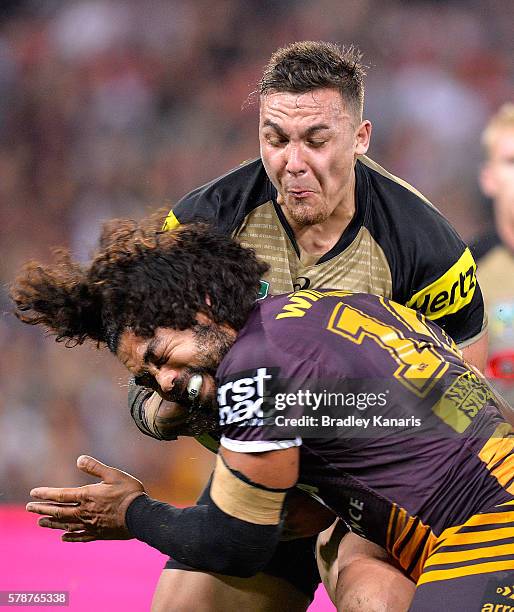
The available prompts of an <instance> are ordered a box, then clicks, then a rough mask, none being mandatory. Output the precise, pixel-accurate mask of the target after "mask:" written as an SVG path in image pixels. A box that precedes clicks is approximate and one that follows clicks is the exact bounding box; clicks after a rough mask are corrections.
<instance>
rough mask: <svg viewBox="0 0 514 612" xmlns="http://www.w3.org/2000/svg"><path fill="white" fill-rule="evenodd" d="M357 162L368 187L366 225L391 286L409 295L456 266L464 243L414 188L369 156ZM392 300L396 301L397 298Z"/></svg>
mask: <svg viewBox="0 0 514 612" xmlns="http://www.w3.org/2000/svg"><path fill="white" fill-rule="evenodd" d="M361 162H362V163H361V168H362V171H363V172H364V174H365V176H366V180H367V181H368V184H369V196H368V197H369V200H370V202H369V214H368V216H367V219H366V221H365V225H366V226H367V227H368V229H369V231H370V233H371V234H372V236H373V237H374V239H375V240H376V241H377V242H378V244H379V245H380V246H381V248H382V249H383V250H384V253H385V255H386V257H387V259H388V261H389V264H390V266H391V268H392V271H393V280H396V288H397V289H398V284H400V285H402V286H403V290H404V291H403V292H402V293H405V292H407V293H409V291H411V292H412V290H416V289H419V288H420V286H421V285H423V284H426V283H427V282H428V283H429V282H432V281H433V280H435V279H437V278H438V277H439V276H440V275H441V273H443V272H445V271H447V270H448V269H449V268H451V267H452V266H453V265H454V264H456V263H457V261H459V259H460V258H461V257H462V256H464V254H465V252H466V249H467V247H466V244H465V243H464V241H463V240H462V239H461V237H460V236H459V234H458V233H457V231H456V230H455V228H454V227H453V226H452V225H451V223H450V222H449V221H448V220H447V219H446V218H445V217H444V216H443V215H442V214H441V213H440V212H439V211H438V210H437V208H436V207H435V206H434V205H433V204H432V203H431V202H430V201H429V200H428V199H427V198H426V197H425V196H424V195H423V194H422V193H420V192H419V191H418V190H417V189H416V188H415V187H413V186H412V185H410V184H409V183H407V182H406V181H404V180H403V179H400V178H398V177H396V176H394V175H393V174H391V173H390V172H388V171H387V170H385V169H384V168H382V167H381V166H379V165H378V164H377V163H375V162H373V161H372V160H370V159H369V158H363V159H361ZM468 253H469V252H468ZM470 258H471V255H470V254H469V256H465V259H466V262H464V263H465V264H466V263H467V262H468V259H470ZM468 267H469V266H468ZM395 275H396V279H394V276H395ZM399 281H401V282H399ZM395 299H399V296H398V294H396V295H395Z"/></svg>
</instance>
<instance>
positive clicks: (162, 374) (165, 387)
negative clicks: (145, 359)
mask: <svg viewBox="0 0 514 612" xmlns="http://www.w3.org/2000/svg"><path fill="white" fill-rule="evenodd" d="M177 378H178V372H177V371H176V370H172V369H169V368H166V369H160V370H158V371H157V372H156V373H155V380H156V382H157V384H158V385H159V387H160V389H161V391H162V392H163V393H169V392H170V391H171V390H172V389H173V385H174V384H175V380H176V379H177Z"/></svg>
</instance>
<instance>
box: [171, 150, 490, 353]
mask: <svg viewBox="0 0 514 612" xmlns="http://www.w3.org/2000/svg"><path fill="white" fill-rule="evenodd" d="M355 176H356V198H355V200H356V213H355V216H354V218H353V219H352V221H351V223H350V225H349V226H348V227H347V229H346V230H345V231H344V232H343V234H342V236H341V238H340V240H339V241H338V243H337V244H336V245H335V246H334V248H333V249H332V250H331V251H329V252H328V253H326V254H325V255H323V257H321V258H320V259H317V260H316V259H315V258H314V259H313V258H312V256H309V255H305V254H303V253H300V250H299V248H298V245H297V244H296V241H295V238H294V234H293V232H292V230H291V228H290V226H289V224H288V223H287V220H286V218H285V217H284V215H283V213H282V210H281V207H280V206H279V205H278V204H277V202H276V196H277V193H276V190H275V188H274V187H273V185H272V184H271V182H270V180H269V178H268V176H267V175H266V172H265V170H264V167H263V165H262V161H261V160H260V159H258V160H255V161H251V162H247V163H245V164H243V165H241V166H240V167H238V168H236V169H235V170H232V171H231V172H229V173H228V174H226V175H224V176H222V177H221V178H218V179H216V180H214V181H212V182H210V183H208V184H207V185H204V186H203V187H200V188H198V189H196V190H194V191H192V192H191V193H190V194H188V195H186V196H185V197H184V198H183V199H182V200H181V201H180V202H179V203H178V204H177V205H176V206H175V207H174V209H173V211H172V212H171V213H170V215H169V216H168V219H167V221H166V224H165V228H166V229H172V228H173V227H175V226H176V225H177V224H179V223H187V222H189V221H193V220H201V219H203V220H206V221H209V222H211V223H213V224H214V225H215V226H217V227H218V228H219V229H220V230H221V231H223V232H226V233H229V234H231V235H233V236H235V237H237V238H238V239H239V240H240V241H241V243H242V244H243V245H244V246H248V247H251V248H253V249H254V250H255V251H256V253H257V255H258V256H259V257H260V258H261V259H264V260H265V261H266V262H267V263H269V264H270V266H271V269H270V271H269V273H268V276H266V278H264V279H263V282H262V291H263V296H264V295H266V294H268V293H269V294H272V295H277V294H281V293H289V292H291V291H293V290H298V289H308V288H313V289H318V288H330V289H345V290H349V291H362V292H366V293H373V294H376V295H383V296H384V297H387V298H390V299H393V300H394V301H396V302H399V303H400V304H405V305H407V306H409V307H411V308H414V309H417V310H419V311H420V312H422V313H424V314H425V315H426V316H427V317H428V318H430V319H432V320H435V321H437V323H438V325H439V326H440V327H442V328H443V329H445V331H446V332H447V333H448V334H449V335H450V336H451V337H452V338H453V339H454V340H455V341H456V342H457V343H459V344H460V345H461V347H462V346H465V345H466V344H469V343H471V342H473V341H474V340H475V339H476V338H477V336H478V335H479V334H480V333H481V332H482V330H483V328H484V307H483V301H482V296H481V293H480V289H479V287H478V286H477V283H476V278H475V263H474V261H473V257H472V256H471V253H470V251H469V249H468V248H467V247H466V245H465V244H464V243H463V242H462V240H461V239H460V238H459V236H458V234H457V233H456V232H455V230H454V229H453V228H452V227H451V225H450V224H449V223H448V222H447V221H446V219H445V218H444V217H443V216H442V215H441V214H440V213H439V212H438V211H437V210H436V209H435V208H434V207H433V206H432V205H431V204H430V203H429V202H428V201H427V200H426V198H424V197H423V196H422V195H421V194H420V193H419V192H417V191H416V190H415V189H414V188H413V187H411V186H410V185H408V184H407V183H405V182H404V181H402V180H401V179H398V178H396V177H394V176H393V175H391V174H389V173H388V172H386V171H385V170H384V169H383V168H381V167H380V166H379V165H378V164H375V163H374V162H373V161H371V160H370V159H369V158H367V157H365V156H363V157H361V158H360V159H359V160H358V161H357V163H356V166H355Z"/></svg>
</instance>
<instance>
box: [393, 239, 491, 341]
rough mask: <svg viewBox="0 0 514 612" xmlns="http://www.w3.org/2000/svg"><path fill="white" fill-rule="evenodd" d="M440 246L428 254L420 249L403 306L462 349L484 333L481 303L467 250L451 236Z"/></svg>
mask: <svg viewBox="0 0 514 612" xmlns="http://www.w3.org/2000/svg"><path fill="white" fill-rule="evenodd" d="M441 242H442V243H443V245H444V246H442V247H441V248H440V249H439V250H436V249H434V251H435V252H432V253H428V251H427V250H426V249H425V250H423V249H422V248H420V250H419V252H418V254H417V261H416V270H417V272H416V273H415V276H414V283H413V287H412V289H411V291H410V295H408V297H407V300H406V302H405V304H406V306H409V307H410V308H413V309H415V310H418V311H419V312H422V313H423V314H424V315H425V316H426V317H427V318H428V319H431V320H432V321H435V322H436V323H437V324H438V325H439V326H440V327H442V328H443V329H444V330H445V331H446V333H447V334H448V335H449V336H451V337H452V338H453V340H455V342H457V343H458V344H459V345H460V346H461V347H462V346H465V345H467V344H470V343H472V342H473V341H474V340H476V339H477V338H478V337H479V336H480V335H481V333H482V332H483V331H484V330H485V327H486V317H485V309H484V300H483V297H482V292H481V290H480V286H479V285H478V281H477V277H476V263H475V260H474V258H473V255H472V254H471V251H470V249H469V248H468V247H467V246H466V245H465V244H464V243H463V242H462V241H461V240H460V239H459V238H458V236H456V235H452V234H450V235H448V236H447V237H446V240H441Z"/></svg>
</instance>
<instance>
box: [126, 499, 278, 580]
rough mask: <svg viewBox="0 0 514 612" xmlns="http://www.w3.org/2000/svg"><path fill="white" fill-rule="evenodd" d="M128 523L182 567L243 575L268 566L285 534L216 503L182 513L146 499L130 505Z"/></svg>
mask: <svg viewBox="0 0 514 612" xmlns="http://www.w3.org/2000/svg"><path fill="white" fill-rule="evenodd" d="M125 520H126V524H127V527H128V529H129V531H130V533H131V534H132V535H133V536H134V537H136V538H137V539H138V540H141V541H142V542H146V543H147V544H149V545H150V546H152V547H154V548H157V549H158V550H160V551H161V552H162V553H164V554H166V555H169V556H171V557H173V558H174V559H176V560H177V561H180V562H181V563H185V564H187V565H191V566H192V567H195V568H198V569H200V570H203V571H208V572H215V573H220V574H229V575H233V576H241V577H248V576H253V575H254V574H256V573H258V572H259V571H260V570H261V569H262V568H263V567H264V566H265V565H266V564H267V562H268V560H269V559H270V558H271V556H272V555H273V552H274V550H275V547H276V546H277V544H278V541H279V539H280V532H281V525H257V524H255V523H250V522H247V521H243V520H240V519H238V518H234V517H232V516H230V515H228V514H226V513H225V512H223V511H222V510H220V509H219V508H218V507H217V506H216V504H214V503H213V502H211V503H209V504H207V505H202V506H193V507H190V508H183V509H180V508H175V507H173V506H170V505H168V504H165V503H163V502H159V501H156V500H153V499H151V498H149V497H147V496H146V495H141V496H139V497H137V498H136V499H135V500H134V501H133V502H132V503H131V504H130V506H129V508H128V510H127V513H126V519H125Z"/></svg>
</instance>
